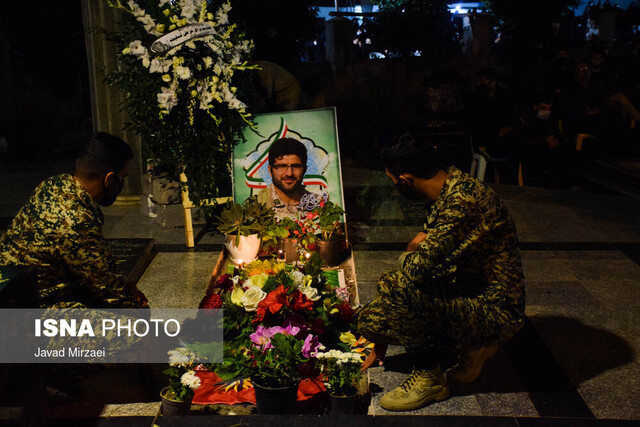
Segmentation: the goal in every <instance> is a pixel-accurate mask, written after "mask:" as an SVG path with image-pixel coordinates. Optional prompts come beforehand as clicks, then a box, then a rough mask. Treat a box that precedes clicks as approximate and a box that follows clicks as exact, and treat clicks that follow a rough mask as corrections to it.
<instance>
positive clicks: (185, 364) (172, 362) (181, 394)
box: [163, 347, 201, 400]
mask: <svg viewBox="0 0 640 427" xmlns="http://www.w3.org/2000/svg"><path fill="white" fill-rule="evenodd" d="M167 353H168V354H169V368H167V369H165V370H164V371H163V372H164V373H165V374H166V375H167V376H168V377H169V387H168V392H166V394H164V397H166V398H168V399H174V400H190V399H191V397H193V390H196V389H197V388H198V387H200V384H201V381H200V378H198V376H197V375H196V372H195V370H194V369H195V365H196V363H195V360H196V354H195V353H194V352H193V351H191V350H189V349H187V348H185V347H178V348H175V349H173V350H169V351H168V352H167Z"/></svg>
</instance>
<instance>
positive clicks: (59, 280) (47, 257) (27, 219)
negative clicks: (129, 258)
mask: <svg viewBox="0 0 640 427" xmlns="http://www.w3.org/2000/svg"><path fill="white" fill-rule="evenodd" d="M102 223H103V217H102V212H101V211H100V208H99V207H98V206H97V205H96V204H95V203H94V201H93V199H92V197H91V195H90V194H89V193H88V192H87V191H86V190H85V188H84V187H83V186H82V184H80V183H79V182H78V181H76V179H75V178H74V177H73V176H72V175H70V174H63V175H58V176H54V177H52V178H49V179H47V180H46V181H44V182H42V183H41V184H40V185H39V186H38V187H37V188H36V189H35V191H34V193H33V194H32V195H31V198H30V199H29V201H28V202H27V203H26V204H25V205H24V206H23V207H22V209H20V212H18V215H16V217H15V218H14V219H13V222H12V223H11V225H10V227H9V229H8V230H7V231H6V233H5V234H4V235H3V236H1V237H0V265H8V264H17V265H34V266H37V274H38V284H39V296H40V305H41V307H43V308H45V307H51V308H76V307H78V308H80V307H90V308H95V307H103V308H106V307H123V308H124V307H132V308H133V307H137V304H136V303H135V300H134V298H133V296H131V295H130V294H129V293H128V292H126V291H125V289H124V286H125V279H124V277H123V276H121V275H119V274H116V273H115V271H116V269H115V263H114V260H113V258H112V256H111V253H110V251H109V248H108V247H107V242H106V240H105V239H104V237H103V235H102Z"/></svg>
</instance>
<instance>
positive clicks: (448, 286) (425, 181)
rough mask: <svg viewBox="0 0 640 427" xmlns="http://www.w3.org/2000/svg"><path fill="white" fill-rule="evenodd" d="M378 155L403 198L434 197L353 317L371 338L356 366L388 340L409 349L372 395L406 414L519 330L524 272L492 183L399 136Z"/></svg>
mask: <svg viewBox="0 0 640 427" xmlns="http://www.w3.org/2000/svg"><path fill="white" fill-rule="evenodd" d="M382 158H383V161H384V164H385V169H386V173H387V175H388V176H389V178H390V179H391V180H392V181H393V183H394V185H395V186H396V189H397V190H398V192H399V193H400V194H401V195H402V196H404V197H406V198H409V199H412V200H424V201H425V202H432V204H431V207H430V209H429V210H428V211H427V218H426V225H425V230H424V231H423V232H420V233H418V235H417V236H416V237H415V238H414V239H413V240H412V241H411V242H410V243H409V245H408V246H407V251H408V253H405V254H403V255H402V256H401V257H400V266H399V269H397V270H392V271H389V272H387V273H385V274H384V275H383V276H382V277H381V278H380V280H379V281H378V296H377V297H376V298H375V299H374V300H373V301H372V302H371V303H370V304H369V305H368V306H366V307H364V308H363V309H362V311H361V312H360V314H359V317H358V331H360V333H362V335H363V336H364V337H365V338H366V339H368V340H369V341H371V342H373V343H374V348H373V350H372V351H371V353H370V354H369V356H368V357H367V359H366V360H365V362H364V364H363V366H362V369H366V368H368V367H370V366H372V365H373V364H374V363H375V362H376V361H378V360H379V361H380V362H381V361H382V359H383V358H384V355H385V353H386V349H387V345H388V344H392V345H402V346H404V347H405V349H406V351H407V353H408V355H409V356H410V358H411V360H412V362H413V367H414V370H413V373H412V374H411V376H410V377H409V378H407V380H406V381H405V382H404V383H403V384H402V385H400V386H399V387H397V388H395V389H393V390H391V391H390V392H388V393H386V394H385V395H384V396H383V397H382V398H381V399H380V405H381V406H382V407H383V408H385V409H387V410H390V411H409V410H414V409H418V408H420V407H422V406H425V405H426V404H428V403H430V402H432V401H434V400H435V401H441V400H444V399H446V398H448V397H449V384H448V383H449V381H453V382H461V383H468V382H472V381H474V380H475V379H476V378H477V377H478V375H479V373H480V370H481V369H482V366H483V364H484V362H485V360H486V359H487V358H488V357H491V356H492V355H493V354H494V353H495V352H496V350H497V346H499V345H501V344H502V343H505V342H507V341H509V340H511V338H512V337H513V336H514V335H515V334H516V332H518V330H520V328H521V327H522V326H523V324H524V307H525V305H524V302H525V301H524V296H525V295H524V278H523V274H522V266H521V262H520V251H519V246H518V237H517V235H516V228H515V225H514V223H513V221H512V219H511V215H510V213H509V210H508V209H507V206H506V205H505V203H504V202H503V201H502V200H501V199H500V198H499V197H498V195H497V194H496V193H495V192H494V191H493V190H491V189H490V188H488V187H485V186H484V185H483V184H482V183H481V182H479V181H478V180H476V179H474V178H471V177H469V175H467V174H465V173H463V172H461V171H460V170H459V169H457V168H456V167H453V166H452V167H449V168H445V166H444V165H443V164H442V162H441V160H440V155H439V154H438V152H437V150H436V149H435V148H434V147H429V146H426V145H420V146H419V145H418V144H415V143H414V141H413V139H412V138H408V137H406V136H403V137H401V139H400V140H399V141H398V142H396V144H395V145H394V146H392V147H389V148H387V149H386V150H385V151H384V152H383V153H382ZM450 345H456V346H458V348H459V349H460V351H461V356H460V363H459V364H458V365H455V366H453V367H452V368H451V369H449V370H448V371H447V373H446V376H445V373H444V371H443V368H444V367H443V366H442V365H441V362H442V361H443V360H445V357H444V355H443V354H442V353H441V352H440V349H442V348H443V347H445V346H450Z"/></svg>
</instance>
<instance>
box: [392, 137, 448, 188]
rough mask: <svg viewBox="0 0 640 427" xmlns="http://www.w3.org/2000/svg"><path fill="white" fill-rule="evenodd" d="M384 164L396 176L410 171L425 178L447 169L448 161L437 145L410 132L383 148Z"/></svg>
mask: <svg viewBox="0 0 640 427" xmlns="http://www.w3.org/2000/svg"><path fill="white" fill-rule="evenodd" d="M381 157H382V164H383V165H384V167H385V169H387V170H388V171H389V172H391V173H392V174H393V175H394V176H396V177H399V176H400V175H402V174H404V173H410V174H411V175H413V176H417V177H420V178H424V179H429V178H433V177H434V176H435V175H436V173H438V171H441V170H446V169H447V166H446V161H445V159H444V157H443V156H442V154H441V153H440V152H439V150H438V148H437V146H436V145H434V144H432V143H431V142H429V141H428V140H427V139H426V138H420V137H416V136H414V135H412V134H410V133H404V134H402V135H399V136H397V137H396V138H395V139H394V142H393V144H392V145H391V146H389V147H387V148H385V149H384V150H382V153H381Z"/></svg>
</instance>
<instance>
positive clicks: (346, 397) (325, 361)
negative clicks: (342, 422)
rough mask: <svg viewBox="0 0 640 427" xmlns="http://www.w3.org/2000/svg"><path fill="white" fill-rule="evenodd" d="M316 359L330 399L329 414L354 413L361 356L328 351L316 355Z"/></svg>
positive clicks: (360, 372) (360, 374) (360, 375)
mask: <svg viewBox="0 0 640 427" xmlns="http://www.w3.org/2000/svg"><path fill="white" fill-rule="evenodd" d="M316 359H317V361H318V364H319V365H320V366H321V369H322V373H323V374H324V375H325V386H326V387H327V390H328V391H329V396H330V398H331V412H332V413H334V414H352V413H354V412H355V403H356V399H357V395H358V388H357V383H358V381H359V380H360V378H361V377H362V371H361V370H360V367H361V366H362V355H361V354H360V353H352V352H342V351H340V350H329V351H327V352H326V353H320V352H319V353H316Z"/></svg>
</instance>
